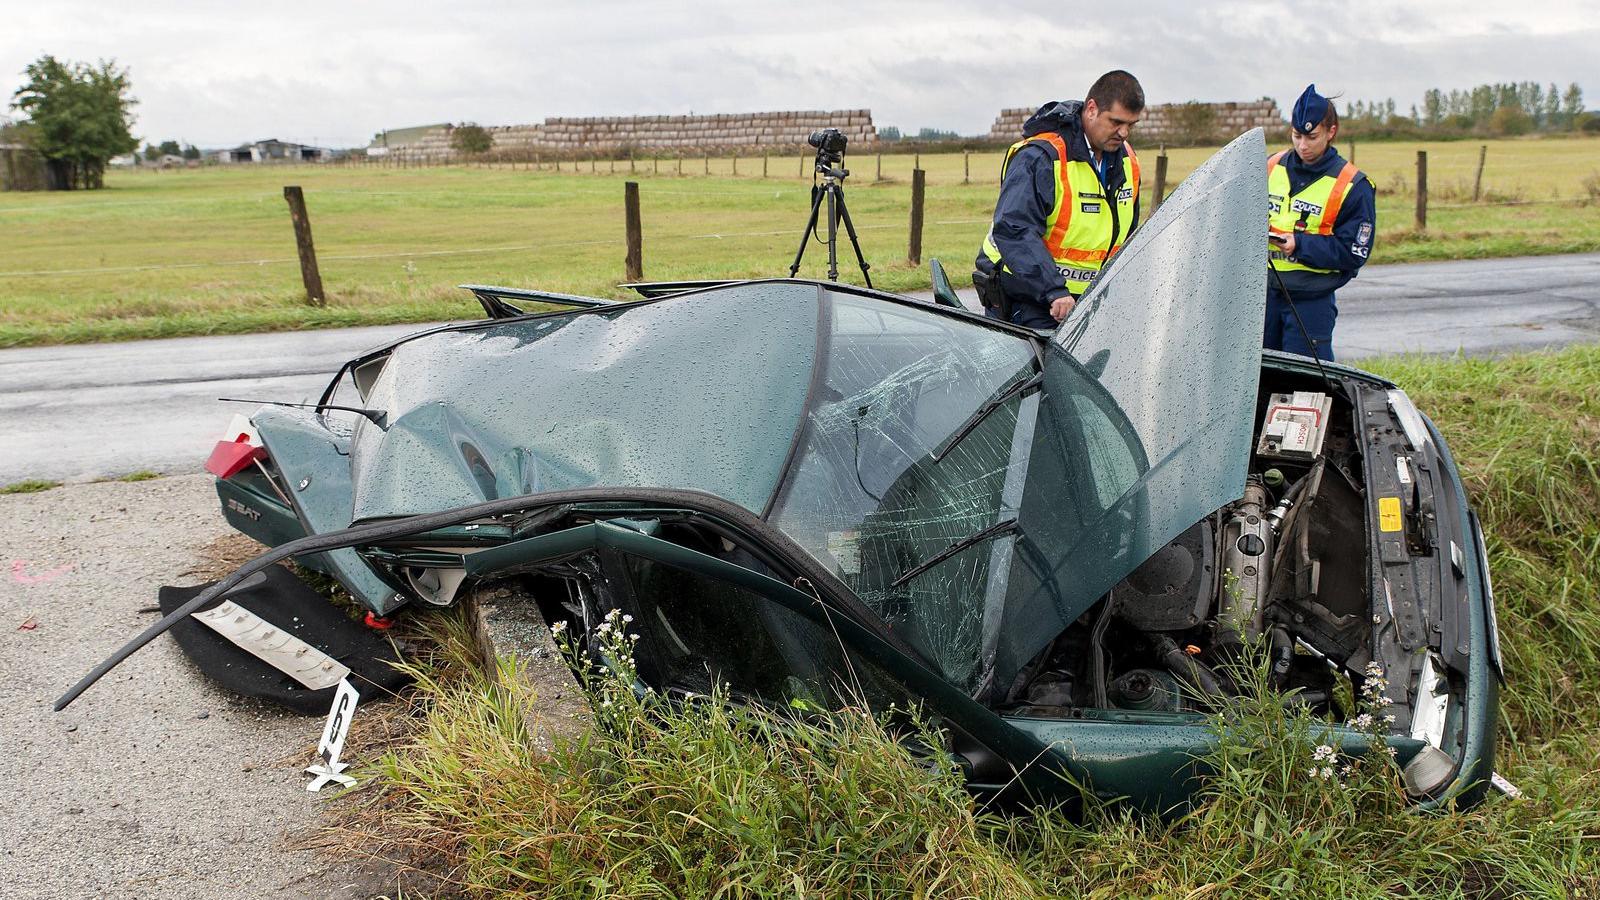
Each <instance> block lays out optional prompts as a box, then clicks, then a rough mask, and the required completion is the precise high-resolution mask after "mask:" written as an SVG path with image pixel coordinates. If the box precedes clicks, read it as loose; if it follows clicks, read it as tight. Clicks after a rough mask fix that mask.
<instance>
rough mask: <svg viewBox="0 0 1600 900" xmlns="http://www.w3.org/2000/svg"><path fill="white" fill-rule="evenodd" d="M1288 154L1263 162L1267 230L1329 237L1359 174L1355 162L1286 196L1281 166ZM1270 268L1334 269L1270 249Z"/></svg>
mask: <svg viewBox="0 0 1600 900" xmlns="http://www.w3.org/2000/svg"><path fill="white" fill-rule="evenodd" d="M1288 153H1289V151H1288V150H1285V151H1283V152H1282V153H1277V154H1274V155H1273V156H1272V157H1271V158H1269V159H1268V160H1267V230H1268V231H1269V232H1276V233H1278V234H1290V233H1294V234H1333V226H1334V225H1335V224H1336V223H1337V222H1338V219H1339V209H1340V208H1341V207H1343V206H1344V199H1345V198H1346V197H1348V196H1350V187H1351V185H1353V184H1354V183H1355V180H1356V176H1357V175H1359V174H1361V172H1360V170H1358V169H1357V168H1356V167H1355V163H1349V162H1347V163H1345V164H1344V168H1342V169H1340V170H1339V174H1337V175H1324V176H1322V177H1321V178H1318V179H1317V180H1316V181H1313V182H1311V183H1310V184H1308V185H1306V186H1305V187H1304V188H1303V189H1302V190H1301V191H1300V193H1298V194H1295V195H1294V196H1292V197H1291V196H1290V195H1289V170H1288V169H1286V168H1284V167H1283V165H1282V164H1281V163H1282V162H1283V158H1284V157H1285V156H1286V155H1288ZM1269 257H1270V259H1271V262H1272V267H1273V268H1274V269H1277V270H1278V271H1279V272H1320V273H1330V272H1335V271H1337V270H1336V269H1318V268H1316V267H1314V266H1308V265H1306V264H1305V263H1302V262H1296V261H1295V260H1292V259H1290V258H1289V257H1288V256H1285V255H1284V252H1283V251H1282V250H1279V249H1277V248H1276V247H1270V252H1269Z"/></svg>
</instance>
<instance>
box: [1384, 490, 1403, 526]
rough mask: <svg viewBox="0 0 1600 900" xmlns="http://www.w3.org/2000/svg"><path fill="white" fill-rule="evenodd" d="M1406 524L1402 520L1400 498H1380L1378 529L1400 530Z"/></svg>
mask: <svg viewBox="0 0 1600 900" xmlns="http://www.w3.org/2000/svg"><path fill="white" fill-rule="evenodd" d="M1404 527H1405V526H1404V525H1403V524H1401V522H1400V498H1399V497H1379V498H1378V530H1380V531H1399V530H1401V529H1402V528H1404Z"/></svg>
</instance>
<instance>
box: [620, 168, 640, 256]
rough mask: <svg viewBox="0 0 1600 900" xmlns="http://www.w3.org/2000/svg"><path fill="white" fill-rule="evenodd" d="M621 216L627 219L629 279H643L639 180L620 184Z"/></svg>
mask: <svg viewBox="0 0 1600 900" xmlns="http://www.w3.org/2000/svg"><path fill="white" fill-rule="evenodd" d="M622 205H623V216H624V217H625V218H626V219H627V229H628V256H627V259H626V261H625V266H626V268H627V270H628V280H629V281H643V280H644V236H643V234H642V233H641V232H640V228H639V182H637V181H629V182H627V183H625V184H624V185H623V186H622Z"/></svg>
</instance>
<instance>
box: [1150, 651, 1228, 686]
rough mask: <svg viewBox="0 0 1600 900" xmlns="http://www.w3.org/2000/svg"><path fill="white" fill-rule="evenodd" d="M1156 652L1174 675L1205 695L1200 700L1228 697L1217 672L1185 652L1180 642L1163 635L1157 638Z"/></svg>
mask: <svg viewBox="0 0 1600 900" xmlns="http://www.w3.org/2000/svg"><path fill="white" fill-rule="evenodd" d="M1156 651H1157V652H1158V653H1159V654H1160V656H1161V660H1162V661H1163V662H1165V663H1166V664H1167V668H1169V669H1171V670H1172V674H1174V675H1176V676H1178V677H1179V678H1181V679H1183V680H1184V681H1186V682H1188V683H1189V684H1190V685H1191V686H1193V687H1194V688H1195V689H1197V690H1198V691H1200V693H1201V694H1202V695H1203V696H1202V697H1201V698H1200V699H1202V700H1206V699H1211V700H1221V699H1223V698H1224V697H1226V696H1227V694H1226V693H1225V692H1224V691H1223V689H1222V683H1221V682H1220V681H1218V680H1217V676H1216V673H1215V672H1212V671H1211V668H1210V667H1209V666H1207V665H1206V664H1204V663H1202V662H1200V661H1199V660H1197V659H1195V658H1194V657H1192V656H1190V655H1189V654H1187V653H1185V652H1183V648H1181V647H1179V646H1178V642H1177V641H1174V640H1173V639H1172V638H1170V637H1167V636H1166V635H1162V636H1160V637H1158V638H1156Z"/></svg>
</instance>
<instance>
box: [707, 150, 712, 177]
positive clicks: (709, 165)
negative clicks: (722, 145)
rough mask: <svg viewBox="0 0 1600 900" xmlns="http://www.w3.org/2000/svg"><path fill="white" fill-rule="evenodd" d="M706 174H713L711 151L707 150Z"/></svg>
mask: <svg viewBox="0 0 1600 900" xmlns="http://www.w3.org/2000/svg"><path fill="white" fill-rule="evenodd" d="M706 174H707V175H710V174H711V151H710V150H707V151H706Z"/></svg>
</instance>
